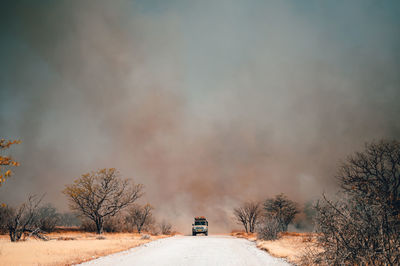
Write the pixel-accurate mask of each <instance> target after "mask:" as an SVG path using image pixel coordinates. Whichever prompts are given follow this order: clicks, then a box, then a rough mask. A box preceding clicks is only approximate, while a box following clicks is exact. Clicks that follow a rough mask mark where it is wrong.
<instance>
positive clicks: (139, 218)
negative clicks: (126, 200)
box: [127, 204, 154, 234]
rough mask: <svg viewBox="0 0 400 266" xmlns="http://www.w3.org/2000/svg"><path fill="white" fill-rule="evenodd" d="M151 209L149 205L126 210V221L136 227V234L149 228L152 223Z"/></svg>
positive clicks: (135, 206)
mask: <svg viewBox="0 0 400 266" xmlns="http://www.w3.org/2000/svg"><path fill="white" fill-rule="evenodd" d="M153 209H154V208H153V207H152V206H151V205H150V204H146V205H144V206H140V205H138V204H135V205H133V206H132V207H131V208H130V209H129V210H128V216H127V220H128V222H130V223H132V224H133V225H134V226H136V229H137V231H138V233H139V234H140V233H141V232H142V229H144V228H146V227H148V226H150V225H151V224H152V223H153V222H154V219H153V215H152V211H153Z"/></svg>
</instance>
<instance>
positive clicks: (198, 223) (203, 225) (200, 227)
mask: <svg viewBox="0 0 400 266" xmlns="http://www.w3.org/2000/svg"><path fill="white" fill-rule="evenodd" d="M197 234H205V235H206V236H208V221H207V219H206V217H204V216H198V217H194V224H192V235H193V236H195V235H197Z"/></svg>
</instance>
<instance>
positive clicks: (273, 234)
mask: <svg viewBox="0 0 400 266" xmlns="http://www.w3.org/2000/svg"><path fill="white" fill-rule="evenodd" d="M280 229H281V225H280V223H279V221H278V220H277V219H275V218H264V219H263V220H262V221H261V222H260V223H259V224H258V225H257V238H259V239H262V240H275V239H278V233H279V232H280Z"/></svg>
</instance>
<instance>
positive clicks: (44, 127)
mask: <svg viewBox="0 0 400 266" xmlns="http://www.w3.org/2000/svg"><path fill="white" fill-rule="evenodd" d="M266 2H267V1H96V2H93V1H9V2H8V4H7V3H3V4H2V11H0V12H1V13H2V14H1V23H0V29H1V37H0V38H1V44H0V47H1V48H0V54H1V58H2V60H1V63H0V69H1V71H0V99H1V105H0V125H1V137H5V138H13V139H14V138H17V139H21V140H22V141H23V143H22V144H19V145H16V146H13V147H12V149H10V153H11V155H12V156H13V157H15V158H16V159H17V160H18V161H20V162H21V166H20V167H18V168H17V169H16V171H15V175H14V177H12V178H11V179H9V180H8V181H7V183H6V184H5V185H4V186H3V187H1V188H0V190H1V194H0V200H1V201H5V202H10V203H12V202H20V201H22V200H24V199H25V198H26V195H27V194H33V193H37V194H41V193H46V200H47V201H49V202H52V203H54V204H55V205H56V206H57V207H58V208H60V209H61V210H67V203H66V199H65V197H64V195H62V194H61V190H62V189H63V188H64V185H65V184H69V183H71V182H72V181H73V179H75V178H77V177H79V176H80V175H81V174H83V173H86V172H89V171H91V170H96V169H98V168H104V167H115V168H117V169H119V170H120V172H121V175H122V176H123V177H127V178H128V177H129V178H133V179H134V181H135V182H137V183H142V184H144V185H145V191H146V195H145V197H144V198H143V199H142V202H147V201H148V202H150V203H151V204H153V205H154V206H155V207H156V213H157V216H158V217H160V218H167V219H169V220H170V221H171V222H172V223H173V224H174V225H175V226H176V228H177V229H178V230H180V231H183V232H188V231H189V230H190V225H191V223H192V218H193V216H196V215H204V216H207V217H208V218H209V221H210V231H211V233H213V232H214V233H215V232H226V231H229V230H230V229H231V228H232V227H235V224H234V223H233V222H232V214H231V211H232V208H233V206H235V205H236V204H237V203H238V202H240V201H242V200H247V199H254V200H263V199H265V198H266V197H270V196H273V195H275V194H278V193H281V192H284V193H286V194H287V195H289V197H290V198H292V199H294V200H297V201H299V202H306V201H308V200H310V199H313V198H315V197H317V196H318V195H320V194H321V193H322V192H323V191H325V192H327V191H334V190H335V189H336V188H335V186H334V183H335V180H334V179H333V175H334V173H335V170H336V168H337V165H338V163H339V162H340V160H342V159H344V158H345V156H346V155H348V154H349V153H351V152H353V151H355V150H357V149H360V148H361V147H362V145H363V144H364V142H366V141H371V140H373V139H380V138H389V139H392V138H397V139H398V138H399V137H400V119H399V114H400V104H399V102H400V75H399V69H400V55H399V53H398V49H399V47H400V46H399V44H400V37H399V36H400V34H399V28H400V21H399V18H398V16H397V14H398V13H399V11H400V6H399V4H398V3H397V2H396V1H382V2H376V1H351V2H350V1H339V2H336V1H335V3H333V2H332V3H329V2H321V1H305V2H304V3H303V2H302V3H303V4H300V2H297V1H269V2H267V3H266Z"/></svg>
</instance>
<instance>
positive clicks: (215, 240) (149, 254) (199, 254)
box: [81, 236, 290, 266]
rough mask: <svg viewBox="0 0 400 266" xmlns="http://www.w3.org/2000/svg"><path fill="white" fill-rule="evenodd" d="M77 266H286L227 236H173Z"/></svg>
mask: <svg viewBox="0 0 400 266" xmlns="http://www.w3.org/2000/svg"><path fill="white" fill-rule="evenodd" d="M81 265H113V266H117V265H135V266H136V265H137V266H141V265H146V266H147V265H165V266H169V265H171V266H172V265H173V266H178V265H206V266H211V265H251V266H257V265H290V264H288V263H286V262H285V261H283V260H281V259H276V258H273V257H271V256H270V255H269V254H268V253H266V252H265V251H262V250H259V249H258V248H257V247H256V246H255V244H254V243H253V242H250V241H248V240H246V239H241V238H234V237H230V236H208V237H207V236H197V237H196V236H176V237H171V238H165V239H160V240H156V241H153V242H150V243H147V244H145V245H143V246H141V247H137V248H133V249H130V250H128V251H124V252H121V253H117V254H113V255H110V256H107V257H102V258H99V259H96V260H93V261H90V262H87V263H84V264H81Z"/></svg>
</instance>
